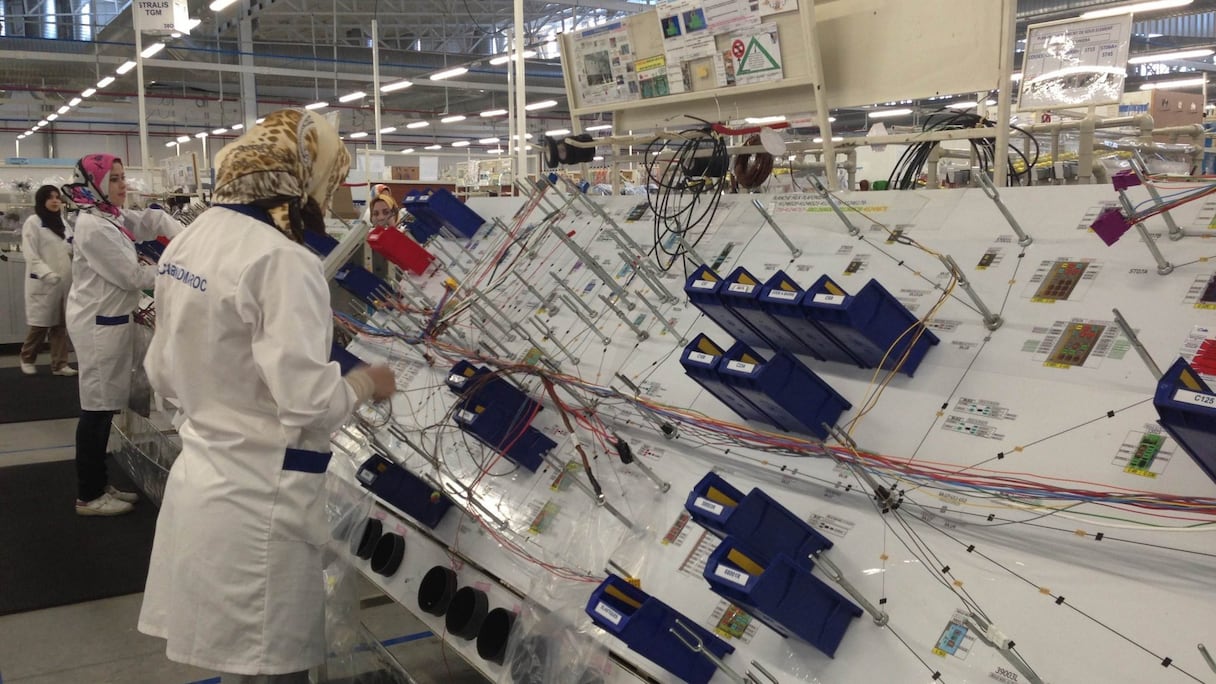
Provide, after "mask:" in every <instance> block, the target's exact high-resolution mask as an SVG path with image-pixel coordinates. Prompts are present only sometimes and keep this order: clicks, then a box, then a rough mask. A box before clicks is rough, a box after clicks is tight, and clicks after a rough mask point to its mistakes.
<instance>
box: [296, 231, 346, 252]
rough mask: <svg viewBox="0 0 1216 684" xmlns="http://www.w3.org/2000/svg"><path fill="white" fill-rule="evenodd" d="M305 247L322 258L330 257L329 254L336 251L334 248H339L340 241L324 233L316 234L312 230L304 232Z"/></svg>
mask: <svg viewBox="0 0 1216 684" xmlns="http://www.w3.org/2000/svg"><path fill="white" fill-rule="evenodd" d="M304 246H306V247H308V248H309V249H311V250H312V251H314V252H316V253H317V254H319V255H320V256H321V257H326V256H329V253H330V252H332V251H334V247H337V246H338V241H337V240H335V239H334V238H332V237H330V236H328V235H325V234H323V233H314V232H313V231H311V230H306V231H304Z"/></svg>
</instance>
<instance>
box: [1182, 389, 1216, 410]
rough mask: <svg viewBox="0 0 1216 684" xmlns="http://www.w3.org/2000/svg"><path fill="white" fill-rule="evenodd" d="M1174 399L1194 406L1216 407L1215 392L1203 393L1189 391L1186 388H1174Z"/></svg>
mask: <svg viewBox="0 0 1216 684" xmlns="http://www.w3.org/2000/svg"><path fill="white" fill-rule="evenodd" d="M1174 401H1182V402H1186V403H1188V404H1195V405H1196V406H1207V407H1209V408H1216V394H1203V393H1200V392H1191V391H1188V390H1181V389H1180V390H1176V391H1175V392H1174Z"/></svg>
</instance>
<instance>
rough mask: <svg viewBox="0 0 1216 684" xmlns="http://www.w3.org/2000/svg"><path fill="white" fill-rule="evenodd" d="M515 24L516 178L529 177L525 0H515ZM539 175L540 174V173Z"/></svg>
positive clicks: (513, 34)
mask: <svg viewBox="0 0 1216 684" xmlns="http://www.w3.org/2000/svg"><path fill="white" fill-rule="evenodd" d="M513 4H514V6H515V17H514V19H515V24H514V27H513V28H514V30H513V31H512V32H511V35H512V36H513V37H514V39H515V44H514V45H513V47H514V50H513V52H514V57H515V64H514V66H515V110H516V116H517V117H518V119H517V125H516V130H515V135H517V136H518V137H517V138H515V140H514V143H515V146H516V148H517V149H516V152H515V163H516V169H517V171H516V174H518V175H517V176H516V180H517V181H518V180H520V179H523V178H527V177H528V138H527V132H528V110H527V109H524V107H525V106H527V104H528V102H527V93H526V92H525V90H526V87H527V86H526V85H525V83H526V81H525V79H524V39H525V37H526V36H525V35H524V0H515V2H514V3H513ZM537 175H540V174H539V173H538V174H537Z"/></svg>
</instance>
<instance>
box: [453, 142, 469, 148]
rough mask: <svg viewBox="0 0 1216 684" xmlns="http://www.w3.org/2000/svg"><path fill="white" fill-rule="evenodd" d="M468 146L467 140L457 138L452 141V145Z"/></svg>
mask: <svg viewBox="0 0 1216 684" xmlns="http://www.w3.org/2000/svg"><path fill="white" fill-rule="evenodd" d="M468 146H469V141H468V140H457V141H456V142H454V143H452V147H468Z"/></svg>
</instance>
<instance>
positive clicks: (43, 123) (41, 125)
mask: <svg viewBox="0 0 1216 684" xmlns="http://www.w3.org/2000/svg"><path fill="white" fill-rule="evenodd" d="M46 124H47V120H46V119H43V120H42V121H39V122H38V123H37V126H38V128H42V127H43V126H45V125H46Z"/></svg>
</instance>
